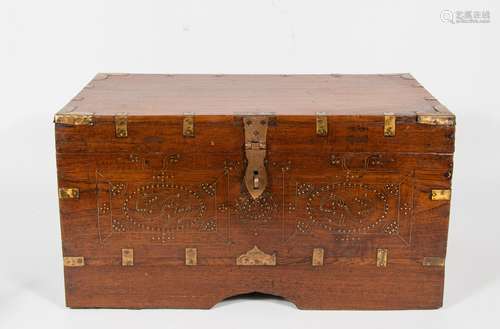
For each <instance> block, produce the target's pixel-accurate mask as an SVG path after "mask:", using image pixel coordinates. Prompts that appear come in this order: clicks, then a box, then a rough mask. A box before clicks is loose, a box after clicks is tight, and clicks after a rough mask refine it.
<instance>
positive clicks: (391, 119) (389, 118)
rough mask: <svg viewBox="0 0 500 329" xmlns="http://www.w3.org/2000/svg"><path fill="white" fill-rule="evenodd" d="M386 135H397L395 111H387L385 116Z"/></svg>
mask: <svg viewBox="0 0 500 329" xmlns="http://www.w3.org/2000/svg"><path fill="white" fill-rule="evenodd" d="M384 136H385V137H394V136H396V116H395V115H394V114H393V113H386V114H385V116H384Z"/></svg>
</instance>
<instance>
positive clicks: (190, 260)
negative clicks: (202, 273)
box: [186, 248, 198, 266]
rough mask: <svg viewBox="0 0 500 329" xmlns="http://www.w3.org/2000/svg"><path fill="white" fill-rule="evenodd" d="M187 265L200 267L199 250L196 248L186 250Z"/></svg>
mask: <svg viewBox="0 0 500 329" xmlns="http://www.w3.org/2000/svg"><path fill="white" fill-rule="evenodd" d="M186 265H188V266H194V265H198V250H197V249H196V248H186Z"/></svg>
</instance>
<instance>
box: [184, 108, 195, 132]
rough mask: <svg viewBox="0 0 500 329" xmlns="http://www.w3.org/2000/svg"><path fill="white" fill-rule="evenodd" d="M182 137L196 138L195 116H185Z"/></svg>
mask: <svg viewBox="0 0 500 329" xmlns="http://www.w3.org/2000/svg"><path fill="white" fill-rule="evenodd" d="M182 135H183V136H184V137H194V116H193V115H192V114H189V115H185V116H184V119H183V120H182Z"/></svg>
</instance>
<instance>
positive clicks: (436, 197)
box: [431, 190, 451, 201]
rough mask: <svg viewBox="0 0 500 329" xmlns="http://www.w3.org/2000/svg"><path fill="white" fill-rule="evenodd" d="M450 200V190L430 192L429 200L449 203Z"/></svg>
mask: <svg viewBox="0 0 500 329" xmlns="http://www.w3.org/2000/svg"><path fill="white" fill-rule="evenodd" d="M450 199H451V190H432V192H431V200H433V201H449V200H450Z"/></svg>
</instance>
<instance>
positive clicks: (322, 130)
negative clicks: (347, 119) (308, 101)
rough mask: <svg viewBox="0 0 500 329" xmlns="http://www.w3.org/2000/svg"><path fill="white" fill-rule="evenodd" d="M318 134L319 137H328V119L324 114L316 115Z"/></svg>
mask: <svg viewBox="0 0 500 329" xmlns="http://www.w3.org/2000/svg"><path fill="white" fill-rule="evenodd" d="M316 134H317V135H318V136H327V135H328V117H327V116H326V113H324V112H318V113H316Z"/></svg>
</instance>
